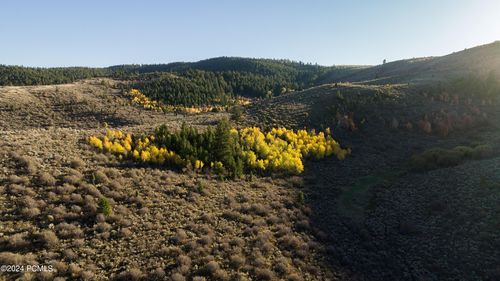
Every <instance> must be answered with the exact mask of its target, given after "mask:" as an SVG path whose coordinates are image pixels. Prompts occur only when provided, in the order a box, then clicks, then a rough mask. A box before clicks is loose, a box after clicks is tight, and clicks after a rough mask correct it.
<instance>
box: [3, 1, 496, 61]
mask: <svg viewBox="0 0 500 281" xmlns="http://www.w3.org/2000/svg"><path fill="white" fill-rule="evenodd" d="M0 36H1V40H0V64H9V65H11V64H15V65H26V66H76V65H78V66H108V65H116V64H127V63H167V62H173V61H197V60H200V59H205V58H210V57H216V56H243V57H264V58H288V59H292V60H301V61H304V62H312V63H319V64H322V65H333V64H379V63H381V62H382V60H383V59H384V58H386V59H387V60H388V61H392V60H397V59H403V58H411V57H420V56H436V55H444V54H447V53H450V52H453V51H459V50H463V49H464V48H469V47H473V46H475V45H480V44H485V43H490V42H493V41H495V40H500V1H499V0H419V1H417V0H415V1H410V0H392V1H389V0H370V1H369V0H365V1H361V0H350V1H348V0H344V1H334V0H322V1H313V0H311V1H306V0H302V1H295V0H288V1H285V0H247V1H245V0H239V1H238V0H212V1H209V0H204V1H203V0H198V1H195V0H184V1H182V0H177V1H167V0H165V1H152V0H142V1H127V0H122V1H112V0H100V1H94V0H85V1H83V0H82V1H70V0H64V1H63V0H60V1H56V0H45V1H41V0H32V1H27V0H16V1H14V0H12V1H2V3H1V4H0Z"/></svg>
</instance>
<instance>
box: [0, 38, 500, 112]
mask: <svg viewBox="0 0 500 281" xmlns="http://www.w3.org/2000/svg"><path fill="white" fill-rule="evenodd" d="M492 74H493V75H492ZM499 75H500V41H497V42H494V43H491V44H486V45H482V46H478V47H474V48H471V49H466V50H464V51H460V52H456V53H452V54H449V55H445V56H441V57H426V58H413V59H406V60H399V61H394V62H389V63H385V64H381V65H376V66H321V65H317V64H310V63H302V62H295V61H291V60H277V59H258V58H242V57H217V58H211V59H206V60H201V61H198V62H174V63H168V64H144V65H139V64H130V65H115V66H110V67H105V68H86V67H66V68H62V67H59V68H32V67H20V66H2V65H0V86H1V85H40V84H61V83H70V82H74V81H75V80H79V79H88V78H93V77H109V78H115V79H120V80H128V81H132V82H133V83H132V84H131V86H132V87H135V88H137V89H140V90H141V91H143V93H144V94H145V95H147V96H148V97H150V98H152V99H154V100H159V101H162V102H164V103H166V104H173V105H186V106H197V105H212V104H227V103H229V102H231V101H232V100H234V98H235V97H239V96H242V97H249V98H265V97H272V96H279V95H282V94H284V93H288V92H292V91H300V90H304V89H307V88H310V87H314V86H319V85H322V84H329V83H336V82H355V83H362V84H375V85H377V84H378V85H382V84H391V83H414V84H425V83H434V82H437V81H448V80H453V79H457V78H471V77H475V78H480V79H484V78H485V77H492V76H495V77H496V78H497V79H498V78H500V76H499Z"/></svg>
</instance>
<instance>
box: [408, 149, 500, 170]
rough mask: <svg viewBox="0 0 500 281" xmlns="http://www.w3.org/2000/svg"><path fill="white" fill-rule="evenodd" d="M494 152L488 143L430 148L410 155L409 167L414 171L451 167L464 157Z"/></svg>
mask: <svg viewBox="0 0 500 281" xmlns="http://www.w3.org/2000/svg"><path fill="white" fill-rule="evenodd" d="M493 153H494V150H493V148H492V147H491V146H490V145H479V146H476V147H473V148H472V147H467V146H457V147H455V148H453V149H443V148H431V149H429V150H426V151H424V152H422V153H420V154H417V155H414V156H412V158H411V160H410V168H411V169H412V170H414V171H420V172H422V171H428V170H433V169H438V168H445V167H452V166H456V165H459V164H461V163H462V162H464V161H465V160H466V159H469V158H473V159H483V158H486V157H491V156H492V155H493Z"/></svg>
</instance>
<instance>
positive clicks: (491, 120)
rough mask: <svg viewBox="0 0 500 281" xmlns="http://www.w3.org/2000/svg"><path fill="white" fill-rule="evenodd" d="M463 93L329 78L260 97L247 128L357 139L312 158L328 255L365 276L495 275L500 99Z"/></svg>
mask: <svg viewBox="0 0 500 281" xmlns="http://www.w3.org/2000/svg"><path fill="white" fill-rule="evenodd" d="M462 98H463V97H461V98H460V100H462ZM464 101H465V102H459V103H455V102H453V101H452V100H451V99H449V100H447V99H445V98H443V97H442V96H440V94H439V93H422V92H421V91H420V90H419V89H415V88H413V87H408V86H407V85H404V86H401V85H400V86H398V85H395V86H370V85H353V84H338V85H334V84H330V85H323V86H320V87H316V88H312V89H308V90H306V91H302V92H297V93H291V94H288V95H285V96H280V97H275V98H272V99H270V100H266V101H261V102H258V103H254V104H252V105H250V106H249V107H248V108H247V109H246V113H245V116H244V117H243V118H242V125H243V124H245V125H246V124H251V125H257V126H273V125H274V124H279V125H281V126H294V127H298V128H303V127H307V128H312V127H314V128H316V129H317V130H319V129H321V128H322V127H331V128H332V131H333V134H334V136H335V137H336V138H338V139H339V140H340V142H341V143H342V144H343V145H346V146H349V147H351V149H352V155H351V156H350V157H348V158H346V160H345V161H342V162H335V161H330V160H324V161H317V162H312V163H311V164H310V166H309V167H308V169H307V170H306V172H305V174H304V177H303V179H304V186H303V188H304V192H305V194H306V198H307V200H306V201H307V202H308V203H309V204H310V206H311V209H312V213H313V216H312V223H313V224H315V225H317V226H318V227H319V228H320V229H321V230H322V231H323V232H325V233H326V234H327V235H328V239H327V240H326V241H325V245H327V246H326V247H328V248H329V249H331V252H330V254H329V257H330V259H331V260H332V261H334V262H338V261H340V262H341V263H342V264H343V265H346V266H347V267H348V268H350V269H351V270H352V271H353V272H356V273H357V274H358V277H359V278H360V280H415V279H422V280H457V279H467V280H474V279H477V280H494V279H496V278H498V271H497V269H498V268H497V266H496V265H495V261H497V260H499V259H500V252H499V251H498V249H497V248H495V247H496V246H495V245H496V243H497V242H498V234H495V233H494V232H495V230H494V229H495V228H496V227H497V226H498V223H499V219H498V216H497V215H495V213H496V212H497V210H498V208H497V207H498V206H497V204H496V203H495V202H496V201H497V200H499V196H500V193H499V189H498V186H499V182H500V181H499V178H498V176H497V173H496V172H495V169H497V168H498V167H499V165H500V158H499V157H498V155H499V153H500V146H499V145H498V143H499V141H500V135H499V134H498V126H497V124H498V120H500V112H499V111H498V103H499V100H498V95H497V96H496V98H495V100H494V101H493V102H492V103H483V102H482V101H481V100H480V99H472V103H471V104H469V103H468V101H467V99H464ZM337 113H340V114H337ZM485 116H487V118H485ZM443 120H449V121H447V122H449V123H448V124H446V122H444V123H443ZM486 147H488V152H484V153H483V152H482V153H481V155H483V156H477V157H470V158H468V157H465V158H464V159H462V158H460V157H462V156H459V155H460V154H458V153H457V151H460V150H462V149H466V150H469V149H471V150H470V151H472V150H474V149H477V150H481V149H483V148H486ZM448 149H449V150H448ZM421 153H423V155H429V157H430V158H426V159H428V160H425V161H429V163H426V162H424V161H423V160H422V159H421V158H416V157H417V156H418V155H422V154H421ZM426 157H427V156H426ZM483 157H484V158H483ZM431 159H434V160H431ZM433 161H437V162H433ZM419 165H429V166H425V168H423V167H424V166H419ZM427 167H432V168H427ZM422 169H423V170H422ZM479 233H481V234H479Z"/></svg>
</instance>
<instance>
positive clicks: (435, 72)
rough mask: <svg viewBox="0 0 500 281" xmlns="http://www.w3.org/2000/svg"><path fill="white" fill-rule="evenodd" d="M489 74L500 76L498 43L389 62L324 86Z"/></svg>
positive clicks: (328, 80)
mask: <svg viewBox="0 0 500 281" xmlns="http://www.w3.org/2000/svg"><path fill="white" fill-rule="evenodd" d="M490 71H495V72H496V74H497V75H500V41H497V42H494V43H491V44H487V45H483V46H478V47H474V48H471V49H466V50H463V51H460V52H455V53H452V54H449V55H446V56H442V57H428V58H416V59H407V60H400V61H394V62H389V63H386V64H383V65H377V66H373V67H369V68H365V69H362V70H360V71H357V72H355V73H354V74H352V75H350V76H347V77H342V78H341V79H339V78H338V77H334V76H333V77H329V78H328V79H325V80H324V82H325V83H332V82H338V81H351V82H362V81H365V82H367V83H370V84H386V83H407V82H412V83H420V82H429V81H443V80H446V79H449V78H462V77H467V76H470V75H474V76H480V77H487V75H488V74H489V73H490ZM499 77H500V76H499Z"/></svg>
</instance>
